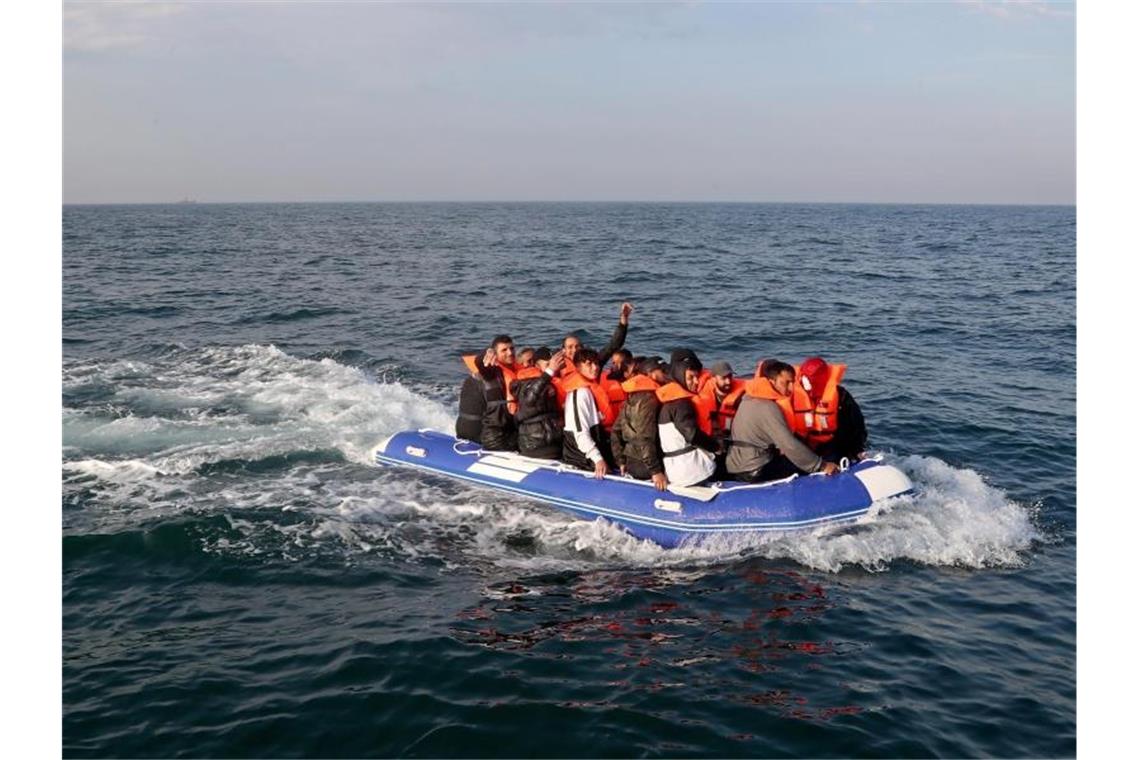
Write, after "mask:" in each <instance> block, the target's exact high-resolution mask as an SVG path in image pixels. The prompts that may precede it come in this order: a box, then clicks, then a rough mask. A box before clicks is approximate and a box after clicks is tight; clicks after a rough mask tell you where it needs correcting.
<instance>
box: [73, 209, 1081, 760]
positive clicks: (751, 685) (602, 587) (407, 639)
mask: <svg viewBox="0 0 1140 760" xmlns="http://www.w3.org/2000/svg"><path fill="white" fill-rule="evenodd" d="M62 213H63V235H64V237H63V308H64V313H63V340H64V345H63V355H64V360H63V367H62V390H63V412H62V414H63V420H62V424H63V442H64V448H63V452H62V474H61V477H62V542H63V588H62V595H63V620H62V625H63V653H62V668H63V695H62V696H63V726H62V732H63V749H64V754H65V756H67V757H96V756H97V757H106V756H114V757H187V756H190V757H315V756H320V757H344V756H352V757H382V756H408V757H439V756H465V757H489V756H511V757H532V756H549V757H581V756H604V757H614V756H648V757H661V756H717V757H722V756H742V757H747V756H761V757H797V756H799V757H803V756H807V757H840V756H842V757H848V756H850V757H884V756H906V757H992V756H999V757H1055V756H1072V755H1074V754H1075V752H1076V737H1075V731H1076V723H1075V718H1076V704H1075V698H1076V684H1075V667H1076V662H1075V660H1076V655H1075V633H1076V609H1075V554H1076V496H1075V475H1076V473H1075V465H1076V430H1075V380H1074V378H1075V349H1076V346H1075V342H1076V341H1075V338H1076V315H1075V300H1076V290H1075V263H1076V262H1075V224H1076V214H1075V209H1074V208H1072V207H998V206H884V205H866V206H862V205H779V204H775V205H747V204H724V205H721V204H694V205H687V204H667V205H653V204H297V205H288V204H280V205H209V204H181V205H155V206H67V207H65V208H64V209H63V212H62ZM623 300H629V301H632V302H633V303H634V305H635V309H636V310H635V312H634V314H633V317H632V320H631V327H630V331H629V339H628V346H629V347H630V348H631V349H632V350H633V351H634V352H636V353H662V354H665V353H667V352H668V351H669V350H671V349H672V348H675V347H678V346H687V347H691V348H693V349H695V350H696V351H697V352H698V353H699V354H700V356H701V357H702V359H704V360H705V363H706V364H709V363H711V362H713V361H716V360H720V359H723V360H727V361H729V362H731V363H732V364H733V366H734V367H736V369H737V370H738V372H740V373H747V372H748V371H750V369H751V368H752V367H753V366H754V365H755V362H756V360H757V359H758V358H760V357H768V356H776V357H780V358H783V359H785V360H788V361H800V360H802V359H803V358H804V357H806V356H808V355H811V354H816V353H818V354H821V355H823V356H824V357H826V358H828V359H831V360H835V361H844V362H846V363H847V364H848V366H849V369H848V376H847V380H846V385H847V387H848V388H849V389H850V390H851V391H852V393H853V394H854V396H855V397H856V398H857V399H858V401H859V403H860V405H861V406H862V408H863V411H864V413H865V414H866V416H867V422H868V427H869V430H870V434H871V445H872V448H873V449H874V450H875V451H879V452H882V453H883V454H884V455H885V457H886V458H887V460H888V461H890V462H892V463H894V464H896V465H898V466H899V467H901V468H902V469H904V470H905V471H906V472H907V473H909V475H910V476H911V478H912V479H913V480H914V481H915V483H916V486H917V492H916V494H915V495H914V496H912V497H905V498H903V499H900V500H898V501H896V502H893V503H891V504H889V505H886V506H884V507H883V508H882V509H880V510H878V512H877V514H875V515H874V516H873V518H872V519H870V520H869V521H867V522H865V523H864V524H860V525H856V526H852V527H846V528H831V529H826V530H820V531H819V532H816V533H812V534H809V535H801V536H796V537H783V538H773V537H766V538H756V539H752V540H745V541H737V542H732V543H723V544H711V545H703V546H695V547H689V548H683V549H678V550H663V549H660V548H658V547H656V546H655V545H653V544H649V543H644V542H639V541H637V540H634V539H632V538H631V537H629V536H627V535H626V534H624V533H623V532H622V531H621V530H619V529H617V528H615V527H614V526H613V525H610V524H607V523H605V522H602V521H598V522H587V521H583V520H578V519H575V518H572V517H569V516H566V515H563V514H562V513H559V512H557V511H555V510H553V509H551V508H548V507H545V506H541V505H537V504H533V503H530V502H528V501H526V500H524V499H521V498H514V497H509V496H504V495H500V494H496V493H493V492H487V491H482V490H478V489H475V488H473V487H469V486H467V485H464V484H461V483H458V482H452V481H449V480H446V479H443V478H440V477H435V476H431V475H425V474H420V473H416V472H411V471H404V470H399V469H379V468H376V467H374V466H372V465H370V463H369V450H370V449H371V448H372V447H373V446H374V445H376V444H377V443H378V442H379V441H380V440H382V439H383V438H384V437H386V436H387V435H389V434H391V433H393V432H396V431H398V430H401V429H406V428H418V427H434V428H438V429H441V430H447V431H450V430H452V429H453V427H452V425H453V418H454V414H455V411H456V392H457V389H458V385H459V382H460V381H461V379H462V376H463V374H462V373H463V370H462V367H461V365H460V361H459V354H460V353H461V352H464V351H471V350H475V349H477V348H480V347H482V346H483V345H485V344H486V343H487V341H488V340H489V339H490V338H491V337H492V336H493V335H494V334H496V333H499V332H509V333H510V334H512V335H513V336H514V337H515V340H516V342H517V344H518V345H520V346H523V345H542V344H546V345H554V344H556V343H557V342H558V341H559V340H560V339H561V337H562V335H563V334H565V333H566V332H567V331H569V330H578V331H580V334H581V335H582V336H583V339H584V341H585V342H586V343H587V344H588V345H589V344H594V345H598V344H600V343H602V342H604V341H605V340H606V339H607V338H608V336H609V334H610V332H611V331H612V329H613V326H614V324H615V323H616V319H617V312H618V307H619V305H620V303H621V301H623Z"/></svg>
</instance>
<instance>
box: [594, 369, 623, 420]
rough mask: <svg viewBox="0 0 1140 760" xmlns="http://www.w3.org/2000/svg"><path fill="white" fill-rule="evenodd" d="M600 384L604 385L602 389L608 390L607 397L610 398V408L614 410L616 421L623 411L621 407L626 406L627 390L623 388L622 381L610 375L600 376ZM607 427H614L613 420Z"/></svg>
mask: <svg viewBox="0 0 1140 760" xmlns="http://www.w3.org/2000/svg"><path fill="white" fill-rule="evenodd" d="M598 385H600V386H602V390H604V391H605V392H606V397H607V398H608V399H609V400H610V408H611V409H613V412H614V421H616V420H617V416H618V414H620V413H621V408H622V407H623V406H625V391H624V390H623V389H622V387H621V383H619V382H618V381H617V380H611V379H610V378H608V377H605V378H602V377H599V378H598ZM605 427H606V430H609V429H610V428H611V427H613V422H612V421H611V422H610V424H609V425H606V426H605Z"/></svg>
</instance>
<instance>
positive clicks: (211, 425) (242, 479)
mask: <svg viewBox="0 0 1140 760" xmlns="http://www.w3.org/2000/svg"><path fill="white" fill-rule="evenodd" d="M63 380H64V403H65V408H64V413H63V438H64V451H63V485H64V514H63V518H64V531H65V535H68V534H86V533H95V532H98V533H118V532H131V531H147V530H152V529H154V528H155V526H156V525H160V524H164V523H169V522H170V521H172V520H175V521H180V522H184V523H185V524H186V526H187V527H186V528H185V529H186V530H187V531H188V532H189V534H190V536H191V538H192V540H193V541H194V542H195V544H196V545H197V546H198V547H199V548H200V550H201V551H203V552H207V553H220V554H226V555H240V556H248V557H255V558H263V559H264V558H284V559H287V560H293V561H316V562H323V561H328V560H332V561H335V562H338V563H343V562H351V563H368V562H377V563H384V564H389V565H390V564H391V563H392V562H393V561H396V562H424V563H432V564H437V565H439V566H440V567H441V568H443V569H445V570H447V569H459V568H472V567H474V568H488V569H491V570H493V569H494V568H513V569H518V570H524V571H532V570H533V571H535V572H547V571H559V570H582V569H598V568H600V567H606V568H608V567H617V568H625V567H629V568H642V567H653V568H663V567H664V568H675V569H677V570H679V571H680V570H684V569H685V568H702V567H710V566H720V565H723V564H725V563H730V562H735V561H739V560H740V559H746V558H747V559H751V558H764V559H772V560H791V561H795V562H797V563H800V564H802V565H804V566H807V567H810V568H814V569H818V570H825V571H832V572H834V571H839V570H840V569H842V568H845V567H861V568H864V569H866V570H870V571H883V570H887V569H889V568H890V567H891V566H892V565H893V564H894V563H896V562H914V563H919V564H925V565H932V566H954V567H965V568H986V567H1010V566H1017V565H1020V564H1022V563H1024V562H1025V561H1026V560H1027V559H1028V557H1029V556H1030V553H1031V551H1032V549H1033V547H1034V545H1035V543H1036V542H1040V541H1043V540H1045V536H1044V534H1043V532H1042V530H1041V529H1040V528H1039V527H1038V525H1037V523H1036V520H1035V509H1034V508H1032V507H1031V506H1027V505H1023V504H1019V503H1016V502H1014V501H1012V500H1010V499H1009V498H1008V497H1007V495H1006V494H1005V493H1004V492H1003V491H1002V490H1001V489H999V488H997V487H995V486H993V485H992V484H989V483H987V482H986V481H985V479H984V478H983V477H982V476H981V475H980V474H979V473H977V472H975V471H973V470H969V469H961V468H956V467H953V466H952V465H950V464H948V463H946V462H943V461H941V460H939V459H935V458H930V457H922V456H894V455H888V461H890V462H891V463H892V464H895V465H896V466H898V467H899V468H900V469H902V470H903V471H905V472H906V473H907V475H908V476H909V477H910V478H911V480H912V481H914V484H915V491H914V492H913V493H912V494H909V495H906V496H902V497H898V498H895V499H892V500H889V501H887V502H885V503H881V504H877V505H876V506H875V507H874V508H873V510H872V513H871V514H870V515H869V516H868V517H867V518H864V519H862V520H860V522H859V523H856V524H854V525H849V526H843V527H829V528H822V529H819V530H817V531H815V532H812V533H807V534H802V533H801V534H796V535H794V536H784V537H780V536H772V535H754V536H747V537H739V536H734V537H723V536H722V537H717V538H716V539H714V540H710V541H706V542H702V543H701V544H699V545H692V546H685V547H681V548H678V549H668V550H666V549H662V548H660V547H658V546H657V545H656V544H653V543H650V542H647V541H640V540H637V539H635V538H633V537H631V536H629V535H628V534H626V533H625V532H624V531H622V530H621V529H619V528H617V527H616V526H614V525H612V524H610V523H607V522H605V521H602V520H597V521H593V522H590V521H584V520H577V519H574V518H571V517H568V516H565V515H563V514H561V513H558V512H556V511H554V510H553V509H551V508H548V507H545V506H541V505H537V504H534V503H532V502H530V501H528V500H525V499H523V498H521V497H512V496H510V495H504V494H502V493H496V492H491V491H485V490H480V489H477V488H474V487H471V486H468V485H465V484H462V483H457V482H454V481H450V480H447V479H444V478H440V477H435V476H432V475H424V474H419V473H415V472H410V471H405V470H395V469H381V468H376V467H374V466H372V465H371V464H370V459H369V452H370V451H371V449H372V448H373V447H374V446H375V445H376V443H377V442H379V441H380V440H382V439H383V438H385V437H387V436H389V435H391V434H393V433H395V432H397V431H399V430H403V429H407V428H417V427H429V428H434V429H438V430H445V431H446V430H450V429H451V427H452V422H453V419H454V413H455V410H454V405H453V404H449V403H447V402H443V401H440V400H436V398H439V397H440V394H439V392H438V389H436V388H432V387H430V386H422V387H421V386H418V385H416V384H414V383H411V382H407V381H405V382H398V381H390V382H384V381H381V380H379V379H377V378H376V377H374V376H372V375H371V374H370V373H368V372H366V371H364V370H361V369H358V368H354V367H349V366H346V365H344V364H340V363H338V362H336V361H334V360H333V359H329V358H325V359H305V358H300V357H295V356H291V355H289V354H287V353H285V352H283V351H280V350H279V349H277V348H274V347H272V346H258V345H250V346H240V347H227V348H206V349H177V350H171V351H169V352H166V353H165V354H163V355H162V356H161V357H160V358H157V359H154V360H151V361H147V362H142V361H110V362H101V361H90V360H89V361H76V362H70V363H68V364H67V365H66V366H65V367H64V378H63Z"/></svg>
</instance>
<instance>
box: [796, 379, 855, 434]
mask: <svg viewBox="0 0 1140 760" xmlns="http://www.w3.org/2000/svg"><path fill="white" fill-rule="evenodd" d="M827 369H828V374H827V382H826V383H824V386H823V394H822V395H821V396H820V399H819V401H812V398H811V396H810V395H809V394H808V392H807V391H806V390H804V387H803V385H802V384H801V383H800V370H799V367H797V368H796V382H795V385H794V386H793V387H792V410H793V411H794V412H795V423H794V425H793V427H792V432H793V433H795V434H796V435H797V436H799V437H800V438H802V439H803V440H805V441H807V443H808V445H809V446H811V447H812V448H815V447H817V446H821V445H823V444H825V443H827V442H828V441H830V440H831V439H832V438H834V437H835V431H836V430H838V429H839V382H840V380H842V379H843V375H844V373H845V372H846V371H847V365H846V364H829V365H827Z"/></svg>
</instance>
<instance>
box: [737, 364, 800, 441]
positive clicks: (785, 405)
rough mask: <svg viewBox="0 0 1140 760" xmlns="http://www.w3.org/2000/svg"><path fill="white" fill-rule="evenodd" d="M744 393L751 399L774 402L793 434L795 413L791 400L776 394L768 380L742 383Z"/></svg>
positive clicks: (764, 378)
mask: <svg viewBox="0 0 1140 760" xmlns="http://www.w3.org/2000/svg"><path fill="white" fill-rule="evenodd" d="M744 392H745V393H747V394H748V395H749V396H752V397H753V398H762V399H767V400H768V401H775V402H776V406H778V407H780V411H781V412H783V413H784V422H786V423H788V429H789V430H791V431H792V432H795V429H796V413H795V411H793V409H792V399H791V398H790V397H788V396H781V395H780V394H779V393H777V392H776V389H775V388H773V387H772V383H771V382H769V381H768V378H766V377H763V376H761V377H754V378H752V379H751V380H746V381H745V383H744Z"/></svg>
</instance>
